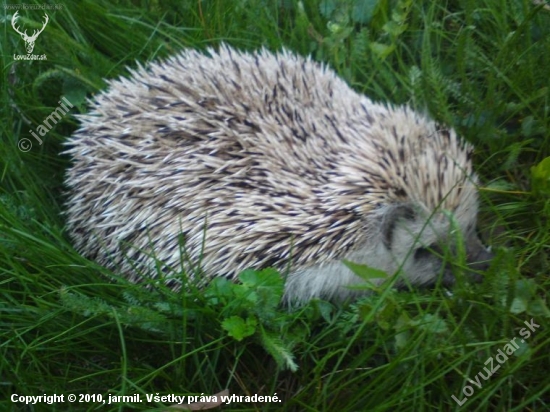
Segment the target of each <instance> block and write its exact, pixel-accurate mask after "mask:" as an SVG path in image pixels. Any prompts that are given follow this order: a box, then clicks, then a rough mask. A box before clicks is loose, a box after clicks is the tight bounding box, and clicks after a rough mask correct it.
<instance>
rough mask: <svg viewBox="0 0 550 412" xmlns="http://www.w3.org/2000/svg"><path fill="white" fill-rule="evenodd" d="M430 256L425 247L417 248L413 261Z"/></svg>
mask: <svg viewBox="0 0 550 412" xmlns="http://www.w3.org/2000/svg"><path fill="white" fill-rule="evenodd" d="M429 255H431V253H430V251H429V250H428V248H426V247H421V248H418V249H416V250H415V251H414V260H419V259H423V258H425V257H427V256H429Z"/></svg>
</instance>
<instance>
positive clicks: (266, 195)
mask: <svg viewBox="0 0 550 412" xmlns="http://www.w3.org/2000/svg"><path fill="white" fill-rule="evenodd" d="M129 71H130V73H129V76H128V77H126V78H124V77H123V78H119V79H116V80H111V81H108V88H107V90H106V91H104V92H101V93H99V94H98V95H96V96H95V97H94V98H93V99H92V100H90V101H89V104H90V106H91V110H90V111H89V113H88V114H85V115H80V116H79V118H80V122H81V125H80V128H79V129H78V130H77V131H76V132H75V133H74V134H73V135H72V137H70V138H69V139H68V140H67V142H66V145H67V148H66V151H65V153H68V154H69V155H70V157H71V158H72V165H71V166H70V167H69V169H68V171H67V174H66V186H67V200H66V211H65V213H66V222H67V223H66V225H67V232H68V234H69V236H70V238H71V239H72V241H73V242H74V245H75V248H76V249H77V250H78V251H79V252H80V253H81V254H83V255H84V256H86V257H87V258H90V259H93V260H95V261H97V262H98V263H99V264H101V265H103V266H106V267H110V268H112V269H114V270H116V271H118V273H122V274H123V275H124V276H126V277H128V278H129V279H130V280H131V281H134V282H141V281H143V280H145V279H147V277H148V276H150V277H153V278H156V280H155V281H156V282H161V283H164V284H166V285H168V286H169V287H170V288H173V289H174V290H178V289H179V288H181V286H182V282H183V280H182V275H181V273H182V270H183V272H184V273H187V276H189V277H191V278H192V277H193V276H194V277H195V278H196V277H200V278H201V279H203V280H204V282H208V280H209V279H213V278H214V277H216V276H224V277H227V278H230V279H237V277H238V274H239V273H240V272H241V271H243V270H245V269H247V268H254V269H262V268H266V267H274V268H277V269H279V270H280V273H282V274H283V275H282V276H285V289H284V301H285V302H289V303H298V304H300V303H304V302H307V301H309V300H310V299H312V298H324V299H333V300H345V299H348V298H350V297H354V296H355V295H356V294H358V293H362V292H358V291H357V290H356V289H361V288H357V287H355V288H350V287H353V286H357V285H361V284H364V282H365V281H364V280H363V279H362V278H360V277H359V276H357V275H356V274H354V272H353V271H352V270H350V268H349V267H348V266H349V265H347V264H346V261H351V262H354V263H358V264H364V265H367V266H369V267H372V268H376V269H379V270H380V271H383V272H384V273H386V274H387V275H388V277H389V276H393V275H396V278H395V279H398V280H397V284H398V285H413V286H418V287H421V286H429V285H435V284H436V283H437V282H441V283H443V284H444V285H452V284H453V282H454V276H453V273H454V272H453V263H452V262H449V260H452V259H444V256H443V255H444V254H445V253H446V252H443V251H451V252H453V253H455V254H456V253H458V252H459V251H462V256H465V257H466V261H467V262H468V263H469V264H470V265H471V267H469V268H468V270H471V271H472V273H477V274H478V276H479V271H482V270H485V269H486V268H487V267H488V264H489V263H488V262H489V261H490V258H491V253H490V252H489V250H488V249H487V248H485V247H484V245H483V244H482V242H481V241H480V239H479V237H478V235H477V232H476V220H477V214H478V195H477V184H478V177H477V175H476V174H475V172H474V171H473V166H472V153H473V147H472V146H471V145H470V144H469V143H467V142H465V141H464V140H462V139H460V138H459V137H458V136H457V134H456V132H455V131H454V130H453V129H452V128H449V127H445V126H442V125H440V124H438V123H436V122H435V121H433V120H431V119H430V118H428V116H426V115H424V114H421V113H419V112H416V111H414V110H412V109H411V108H410V107H408V106H395V105H391V104H381V103H375V102H374V101H372V100H371V99H369V98H368V97H366V96H364V95H362V94H360V93H357V92H355V91H354V90H352V89H351V88H350V86H348V84H346V82H345V81H344V80H342V79H341V78H339V77H338V76H337V75H336V73H335V72H334V71H332V70H331V69H330V68H329V67H328V66H326V65H324V64H321V63H318V62H315V61H313V60H312V59H311V58H310V57H301V56H299V55H295V54H293V53H291V52H289V51H287V50H282V51H279V52H277V53H272V52H270V51H268V50H266V49H265V48H264V49H261V50H258V51H255V52H243V51H238V50H235V49H233V48H231V47H230V46H227V45H223V44H222V45H221V46H219V47H218V48H217V49H214V48H209V49H207V50H206V51H204V52H200V51H196V50H192V49H186V50H184V51H182V52H180V53H179V54H177V55H174V56H172V57H170V58H168V59H166V60H163V61H159V62H154V63H150V64H148V65H147V66H142V65H139V64H138V67H137V68H136V69H130V70H129ZM458 232H459V233H460V236H457V233H458ZM182 239H183V242H184V247H183V248H182ZM462 260H463V261H464V259H462ZM199 261H200V271H196V270H194V268H195V264H196V262H199ZM383 280H385V279H383V278H382V279H378V280H376V281H378V283H381V282H382V281H383ZM375 283H376V282H375ZM363 289H368V288H363Z"/></svg>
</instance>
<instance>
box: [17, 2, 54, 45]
mask: <svg viewBox="0 0 550 412" xmlns="http://www.w3.org/2000/svg"><path fill="white" fill-rule="evenodd" d="M17 13H19V10H18V11H16V12H15V14H14V15H13V17H12V19H11V25H12V27H13V29H14V30H15V31H16V32H17V33H19V34H20V35H21V38H22V39H23V40H24V41H25V48H26V49H27V53H28V54H31V53H32V50H33V49H34V42H35V41H36V39H37V38H38V35H39V34H40V33H42V32H43V31H44V29H45V28H46V24H48V21H50V18H49V17H48V15H47V14H46V13H44V17H45V18H46V21H45V22H44V24H43V25H42V28H41V29H40V30H35V31H34V33H33V34H32V36H29V35H27V30H25V32H24V33H21V31H20V30H19V29H18V28H17V27H16V26H15V21H16V20H17V19H18V18H19V16H18V15H17Z"/></svg>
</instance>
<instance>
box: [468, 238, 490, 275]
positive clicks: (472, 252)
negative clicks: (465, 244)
mask: <svg viewBox="0 0 550 412" xmlns="http://www.w3.org/2000/svg"><path fill="white" fill-rule="evenodd" d="M476 240H477V241H476V242H475V245H474V247H473V248H470V249H469V250H468V255H467V261H468V268H469V273H468V275H469V276H470V278H471V279H472V280H473V281H474V282H481V281H482V280H483V277H482V276H481V275H480V273H479V272H485V271H486V270H487V269H489V266H490V265H491V260H493V257H494V255H493V253H492V252H491V251H490V250H489V249H488V248H486V247H485V246H483V244H481V241H479V239H476Z"/></svg>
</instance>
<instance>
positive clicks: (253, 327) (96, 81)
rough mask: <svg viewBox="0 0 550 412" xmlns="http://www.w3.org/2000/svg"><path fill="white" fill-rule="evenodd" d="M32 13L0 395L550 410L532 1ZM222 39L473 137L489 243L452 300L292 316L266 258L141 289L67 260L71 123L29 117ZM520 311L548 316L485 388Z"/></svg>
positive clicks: (542, 78) (542, 20)
mask: <svg viewBox="0 0 550 412" xmlns="http://www.w3.org/2000/svg"><path fill="white" fill-rule="evenodd" d="M30 2H32V3H34V0H33V1H31V0H28V1H27V3H30ZM42 3H43V2H42V1H40V2H38V1H36V4H42ZM51 3H52V4H53V3H55V2H51ZM45 11H46V12H47V13H48V14H49V15H50V22H49V24H48V26H47V28H46V29H45V30H44V32H43V33H42V34H41V35H40V36H39V37H38V39H37V41H36V46H35V50H34V53H35V54H46V55H47V60H44V61H34V62H29V61H14V58H13V55H14V54H23V53H24V52H25V51H24V44H23V41H22V40H21V38H20V36H19V35H18V34H17V33H15V31H14V30H13V29H12V28H11V25H10V19H11V16H12V14H13V13H14V12H15V11H14V10H7V9H2V12H1V14H0V18H1V19H2V21H3V22H4V25H3V26H2V27H1V28H0V30H3V32H2V34H1V36H0V51H1V57H0V58H1V66H2V74H1V76H2V78H1V81H0V113H1V117H0V118H1V120H2V121H1V122H0V131H1V139H2V144H1V145H0V159H1V160H0V273H1V274H0V296H1V297H0V393H1V396H0V409H1V410H7V411H8V410H17V411H19V410H21V411H27V410H29V411H30V410H32V411H42V410H44V411H52V410H58V411H67V410H79V411H80V410H90V411H91V410H102V411H121V410H152V409H154V408H159V409H158V410H163V409H165V408H164V407H163V406H166V405H169V404H170V402H152V403H147V402H143V403H139V404H124V403H117V404H111V405H98V404H97V403H93V402H82V403H73V404H69V403H58V404H55V405H47V404H45V403H39V404H36V405H34V406H32V407H31V406H28V407H26V406H25V405H23V404H22V403H12V402H11V401H10V397H11V396H12V394H19V395H28V396H37V395H42V394H47V395H52V394H54V393H55V394H65V398H66V397H67V395H68V394H76V395H77V396H78V395H85V394H101V395H103V397H104V398H107V397H108V395H109V394H111V395H132V394H141V399H143V400H145V394H160V395H166V394H176V395H200V394H201V393H202V394H205V395H212V394H216V393H219V392H220V391H221V390H223V389H224V388H228V389H229V391H230V393H231V394H236V395H253V394H256V393H257V394H259V395H273V394H275V393H276V394H277V396H278V398H279V399H280V400H282V402H280V403H246V402H244V403H232V404H230V405H227V406H225V407H224V408H223V409H224V410H228V411H229V410H232V411H244V410H288V411H363V410H369V411H370V410H373V411H383V410H399V411H401V410H403V411H408V410H410V411H440V410H443V411H447V410H449V411H450V410H458V409H463V410H480V411H504V410H506V411H523V410H533V411H545V410H548V409H550V377H549V376H548V370H550V350H549V347H550V346H549V344H550V311H549V310H548V307H547V306H548V289H549V287H550V279H549V273H550V260H549V253H550V185H549V176H550V167H549V166H548V163H541V162H542V161H543V160H544V159H545V158H546V157H548V156H550V115H549V113H550V11H548V10H547V9H545V8H543V7H542V6H535V5H534V4H533V2H530V1H527V0H509V1H504V0H476V1H474V0H463V1H441V2H432V1H417V2H413V1H411V0H395V1H390V0H378V1H376V0H371V1H364V2H362V1H357V0H340V1H338V0H323V1H314V0H303V1H302V2H296V1H293V0H278V1H275V0H274V1H267V0H236V1H227V0H210V1H206V0H205V1H201V0H196V1H169V0H166V1H162V0H157V1H145V0H143V1H138V0H135V1H129V0H120V1H115V0H111V1H107V0H100V1H94V2H92V1H82V2H66V3H63V8H62V9H61V10H57V11H54V10H45ZM20 15H21V18H20V24H21V25H22V27H26V28H28V29H29V30H28V31H29V32H31V31H32V29H35V28H39V27H40V26H41V18H42V15H43V12H42V11H38V10H34V11H33V10H21V11H20ZM221 41H225V42H227V43H229V44H231V45H233V46H235V47H238V48H241V49H248V50H253V49H257V48H258V47H261V46H266V47H268V48H269V49H272V50H276V49H279V48H281V47H283V46H284V47H287V48H289V49H291V50H293V51H295V52H297V53H301V54H310V55H312V56H313V58H314V59H316V60H319V61H324V62H326V63H328V64H329V65H330V66H331V67H333V68H334V69H335V70H336V71H337V72H338V73H339V74H340V75H341V76H342V77H343V78H345V79H346V81H348V82H349V83H350V84H351V85H352V86H353V87H354V88H355V89H356V90H357V91H359V92H362V93H365V94H367V95H369V96H370V97H372V98H373V99H375V100H377V101H381V102H392V103H398V104H404V103H407V104H410V105H412V106H413V107H415V108H416V109H418V110H421V111H425V112H428V113H430V115H431V116H433V117H434V118H436V119H437V120H439V121H441V122H444V123H447V124H450V125H452V126H454V127H455V128H456V129H457V130H458V131H459V133H460V134H461V135H462V136H464V138H465V139H467V140H469V141H470V142H472V143H474V144H475V146H476V153H475V162H476V170H477V171H478V172H479V174H480V176H481V182H482V184H481V188H480V193H481V198H482V206H481V212H480V225H479V226H480V231H481V233H482V235H483V237H484V239H485V240H486V241H487V242H488V243H489V244H491V245H492V246H493V250H494V251H495V252H496V258H495V261H494V263H493V265H492V267H491V269H490V270H489V271H488V272H487V274H486V276H485V281H484V282H483V283H482V284H479V285H471V284H468V283H459V285H458V286H457V287H456V288H455V289H454V290H453V294H452V296H449V295H448V294H447V293H445V291H444V290H442V289H440V288H437V289H435V290H433V291H426V290H420V291H411V292H401V293H398V292H396V291H394V290H392V289H386V290H381V291H379V293H375V294H373V295H372V296H370V297H368V298H366V299H363V300H361V301H358V302H355V303H354V304H352V305H350V306H346V307H343V308H342V307H338V306H335V305H332V304H330V303H328V302H313V303H311V304H310V305H309V306H306V307H305V308H303V309H302V310H300V311H298V312H296V313H288V312H286V311H285V310H284V309H281V308H278V307H277V306H276V304H275V303H274V302H275V301H276V298H277V297H278V296H279V294H280V290H281V283H280V282H278V281H277V278H274V277H273V276H271V275H272V274H271V273H270V272H263V273H260V274H254V273H248V274H246V275H244V276H245V277H244V280H245V281H244V284H243V285H230V284H226V283H224V282H220V283H219V284H218V283H216V284H214V285H213V286H212V287H211V288H210V289H208V290H207V291H205V292H201V291H198V290H195V291H194V292H191V293H188V294H178V293H171V292H169V291H167V290H162V289H161V290H158V291H156V292H149V291H147V290H145V289H142V288H141V287H139V286H136V285H131V284H128V282H125V281H124V280H123V279H119V278H118V277H117V274H116V273H111V272H109V271H108V270H106V269H104V268H101V267H98V266H97V265H95V264H94V263H93V262H90V261H87V260H86V259H84V258H83V257H80V256H79V255H78V253H76V252H75V251H74V250H73V248H72V247H71V244H70V242H69V241H68V239H67V237H66V236H65V235H64V233H63V225H64V223H63V217H62V215H61V211H62V209H63V197H62V190H63V175H64V170H65V168H66V167H67V165H68V162H69V159H67V158H66V157H64V156H62V155H60V154H59V153H60V152H61V151H62V142H63V141H64V139H66V137H67V136H69V135H70V134H71V133H72V132H73V131H74V130H75V129H76V127H77V121H76V120H75V119H74V117H73V116H66V117H65V118H63V120H62V121H61V122H59V123H58V124H57V125H56V126H55V127H54V128H53V130H51V131H50V132H49V133H48V134H47V135H45V136H44V137H43V143H42V144H41V145H40V144H38V142H37V141H36V140H35V139H34V138H33V136H32V135H31V134H30V132H29V130H30V129H32V130H36V126H37V125H39V124H40V123H42V122H43V120H44V119H45V118H46V117H47V116H48V115H49V114H50V113H51V112H52V110H53V109H54V108H55V107H56V106H57V105H58V103H57V102H58V101H59V99H60V98H61V96H67V97H68V98H69V100H70V101H71V102H73V103H74V104H75V106H76V107H75V108H74V109H72V113H73V114H75V113H83V112H85V111H86V103H85V98H86V97H87V96H88V97H89V96H92V95H93V94H94V93H97V92H99V91H100V90H102V88H104V87H105V82H104V80H103V79H107V78H113V77H117V76H119V75H124V74H125V73H126V67H127V66H130V67H135V65H136V61H139V62H143V63H145V62H148V61H151V60H154V59H158V58H162V57H165V56H168V55H170V54H172V53H175V52H177V51H178V50H180V49H182V48H184V47H194V48H199V49H201V48H205V47H207V46H210V45H216V44H219V43H220V42H221ZM25 138H26V139H29V140H30V142H31V143H32V145H33V147H32V149H31V150H30V151H28V152H23V151H21V150H19V148H18V142H20V140H21V139H25ZM537 165H539V166H538V167H537V168H535V167H536V166H537ZM274 299H275V300H274ZM531 319H533V320H534V322H535V323H536V324H538V325H540V327H539V328H538V329H536V331H535V332H533V333H532V335H531V336H530V337H529V338H528V339H524V340H525V341H524V342H523V343H522V344H521V345H520V347H519V349H517V350H516V351H515V352H514V354H513V355H511V356H509V358H510V359H509V360H507V361H506V362H504V363H503V364H502V365H501V366H500V369H499V370H498V371H497V372H496V373H495V374H494V375H493V376H491V377H490V378H488V379H487V380H483V379H481V380H480V382H481V388H478V387H476V386H475V384H472V383H469V381H468V378H470V379H473V380H475V376H476V375H477V374H478V373H479V372H482V373H484V374H485V375H486V372H484V367H487V366H488V365H486V364H485V362H486V360H487V359H488V358H489V357H490V356H496V355H497V354H498V350H499V349H502V348H503V347H504V346H505V345H506V344H507V343H508V342H509V341H510V340H512V339H513V338H518V339H516V341H519V339H520V338H521V336H520V330H521V329H522V328H525V324H524V322H525V321H529V320H531ZM495 362H496V361H495ZM285 366H286V368H285ZM293 366H295V367H294V369H296V370H295V371H292V370H291V369H293ZM466 385H469V386H471V387H472V390H473V394H472V395H471V396H470V397H469V399H468V400H467V402H466V403H465V404H464V405H463V406H462V407H460V408H459V406H458V404H457V403H456V402H455V401H454V400H453V399H452V395H454V396H455V397H456V398H457V399H459V400H462V399H463V398H464V395H463V392H462V390H463V388H464V387H465V386H466ZM466 390H467V391H468V390H469V389H466Z"/></svg>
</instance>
